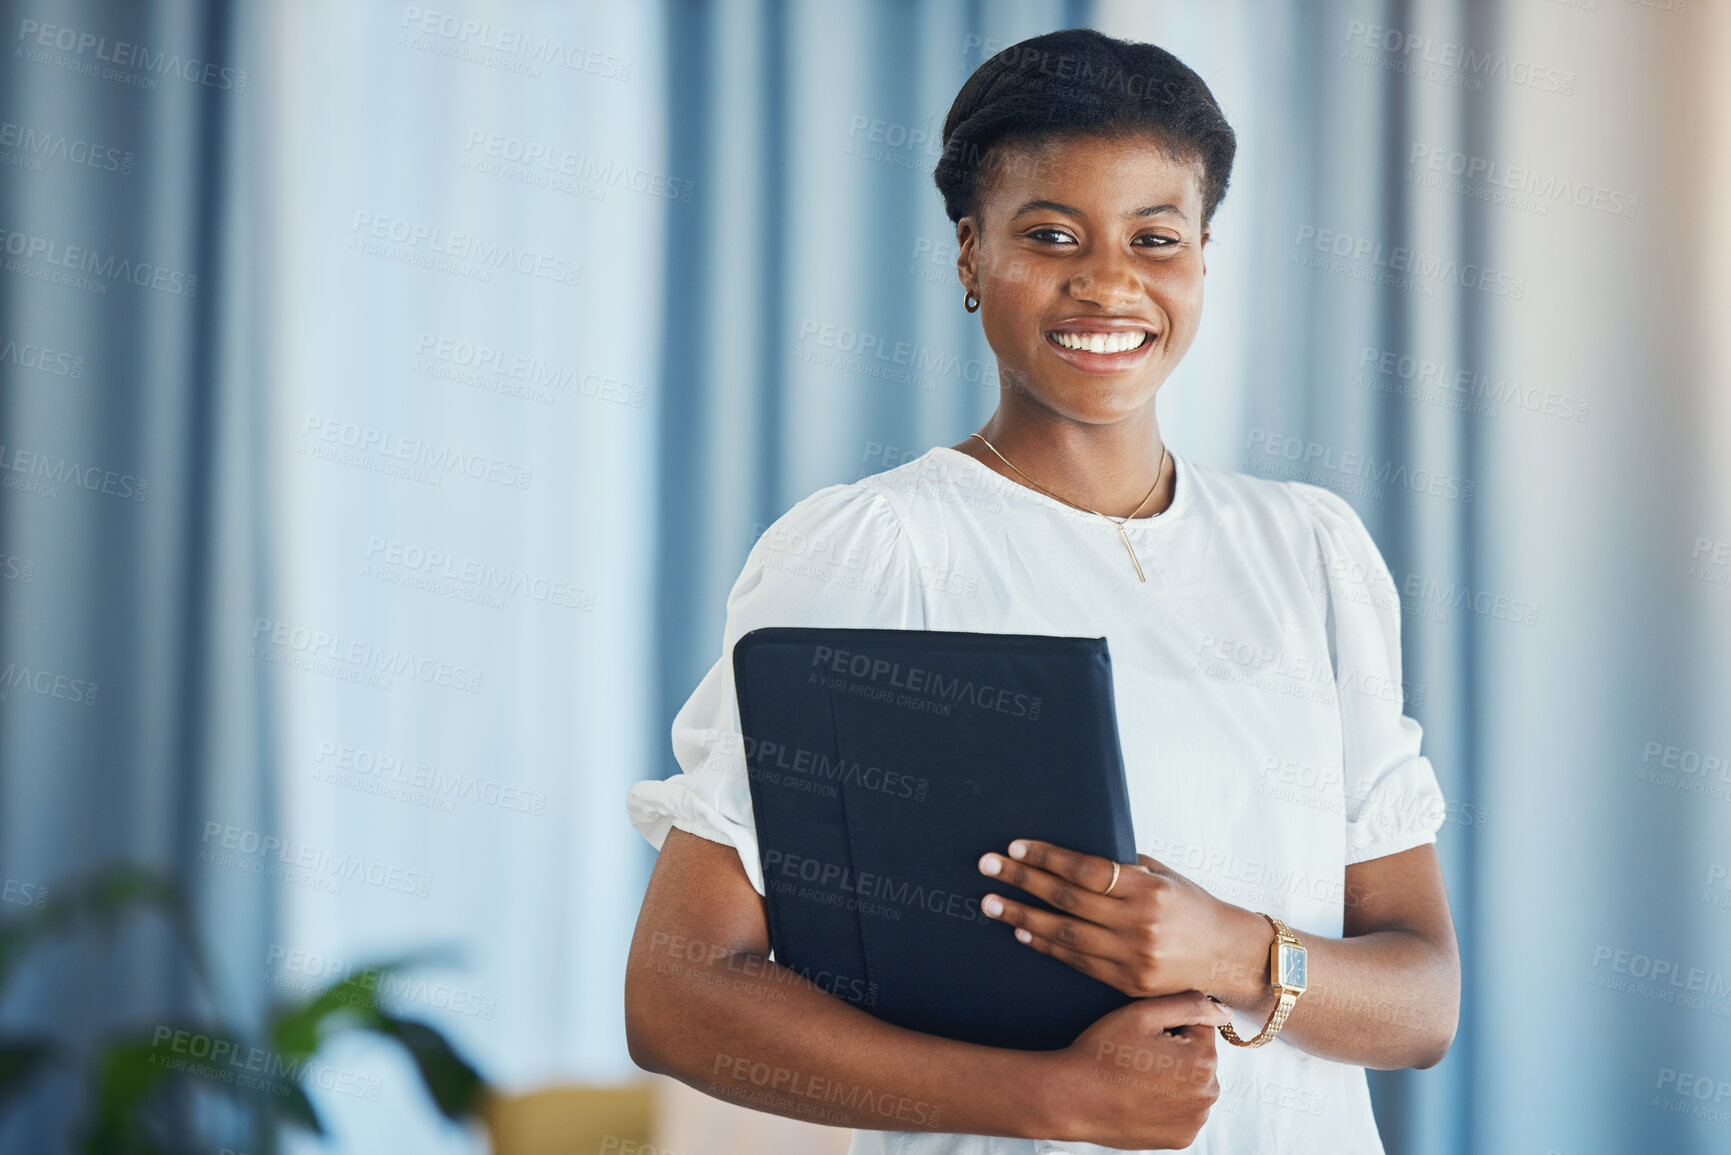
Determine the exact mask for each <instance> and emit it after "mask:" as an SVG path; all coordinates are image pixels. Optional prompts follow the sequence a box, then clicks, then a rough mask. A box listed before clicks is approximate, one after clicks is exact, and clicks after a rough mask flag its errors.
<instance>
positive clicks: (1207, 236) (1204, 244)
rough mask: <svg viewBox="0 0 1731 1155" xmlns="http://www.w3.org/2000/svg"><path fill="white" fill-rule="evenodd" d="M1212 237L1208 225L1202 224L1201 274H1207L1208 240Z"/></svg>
mask: <svg viewBox="0 0 1731 1155" xmlns="http://www.w3.org/2000/svg"><path fill="white" fill-rule="evenodd" d="M1213 239H1214V232H1213V230H1212V229H1211V228H1210V227H1209V226H1208V225H1203V226H1202V275H1203V276H1204V277H1206V276H1207V275H1208V242H1209V241H1211V240H1213Z"/></svg>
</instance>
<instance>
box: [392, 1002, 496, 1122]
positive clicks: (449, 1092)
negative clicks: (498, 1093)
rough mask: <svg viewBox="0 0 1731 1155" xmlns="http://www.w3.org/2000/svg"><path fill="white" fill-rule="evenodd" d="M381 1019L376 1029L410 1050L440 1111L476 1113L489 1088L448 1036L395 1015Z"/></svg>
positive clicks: (451, 1115) (456, 1116)
mask: <svg viewBox="0 0 1731 1155" xmlns="http://www.w3.org/2000/svg"><path fill="white" fill-rule="evenodd" d="M382 1018H383V1020H384V1021H383V1022H382V1023H381V1024H380V1025H379V1026H377V1027H375V1028H374V1029H375V1030H377V1031H378V1032H379V1033H381V1034H384V1035H388V1036H390V1037H391V1038H393V1039H396V1040H397V1041H398V1042H399V1043H401V1044H402V1045H403V1048H404V1049H405V1050H407V1051H408V1052H409V1056H410V1057H411V1058H412V1059H414V1060H415V1066H416V1067H417V1068H419V1069H420V1072H421V1081H422V1082H423V1083H425V1084H426V1085H427V1092H428V1094H430V1095H432V1097H433V1102H434V1103H435V1104H436V1105H437V1106H438V1108H439V1113H440V1114H442V1115H444V1116H445V1118H447V1119H452V1120H458V1121H460V1120H462V1119H466V1118H468V1117H470V1116H472V1115H474V1114H475V1113H476V1111H477V1110H478V1109H479V1107H480V1103H481V1097H482V1095H483V1094H484V1093H485V1092H486V1090H487V1083H486V1080H484V1079H482V1078H481V1074H480V1072H479V1071H477V1070H475V1068H474V1067H473V1066H471V1065H470V1063H469V1061H468V1060H467V1059H465V1058H463V1057H462V1056H461V1055H459V1054H458V1053H457V1050H456V1048H455V1047H453V1046H451V1044H450V1043H449V1042H447V1041H446V1039H445V1036H443V1035H441V1034H440V1033H439V1032H438V1031H436V1030H434V1029H433V1028H432V1027H429V1026H428V1025H427V1024H425V1023H417V1022H415V1021H413V1020H411V1019H399V1018H396V1017H394V1016H392V1015H384V1016H382Z"/></svg>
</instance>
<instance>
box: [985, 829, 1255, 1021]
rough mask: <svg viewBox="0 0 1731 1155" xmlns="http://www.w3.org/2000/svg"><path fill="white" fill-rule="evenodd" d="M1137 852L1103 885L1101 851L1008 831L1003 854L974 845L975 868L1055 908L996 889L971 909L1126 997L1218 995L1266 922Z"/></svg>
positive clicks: (1106, 867)
mask: <svg viewBox="0 0 1731 1155" xmlns="http://www.w3.org/2000/svg"><path fill="white" fill-rule="evenodd" d="M1138 859H1139V861H1138V864H1137V865H1135V866H1123V867H1121V868H1120V870H1119V873H1118V881H1117V884H1116V885H1113V886H1112V892H1111V893H1110V894H1105V893H1102V892H1103V891H1105V890H1106V888H1107V886H1108V885H1110V884H1111V883H1112V866H1113V864H1112V861H1111V860H1110V859H1107V858H1099V857H1096V856H1095V855H1092V854H1079V853H1077V852H1075V851H1073V850H1065V849H1063V848H1062V847H1057V846H1053V845H1052V844H1051V843H1049V842H1036V841H1034V840H1032V839H1026V838H1023V839H1017V840H1016V841H1014V842H1012V843H1010V853H1009V855H1008V856H1007V857H1006V856H1004V855H1001V854H986V855H983V856H982V857H981V858H980V872H981V873H982V874H986V875H990V876H991V877H993V878H996V879H998V880H999V881H1001V882H1005V883H1008V884H1009V885H1011V886H1014V887H1016V888H1017V889H1019V890H1024V891H1026V892H1028V893H1029V894H1032V895H1036V896H1038V897H1039V898H1042V899H1044V900H1045V901H1046V902H1048V903H1050V904H1051V905H1052V906H1053V907H1054V908H1056V910H1057V911H1059V912H1062V913H1054V912H1052V911H1047V910H1039V909H1036V908H1035V907H1032V906H1030V905H1028V904H1026V903H1022V902H1017V901H1015V900H1013V899H1009V898H1006V897H1004V896H1003V895H1001V894H988V895H986V896H985V898H984V899H983V900H981V902H980V909H981V910H982V911H984V912H985V913H986V914H987V915H988V916H990V917H992V918H995V919H997V920H998V921H1000V922H1006V923H1009V924H1010V925H1011V926H1013V927H1015V928H1016V938H1017V939H1018V940H1020V941H1021V942H1023V943H1026V944H1027V945H1028V946H1030V947H1032V948H1033V949H1035V950H1037V951H1039V952H1040V953H1041V954H1048V955H1051V956H1052V957H1053V958H1055V959H1058V960H1059V961H1060V962H1064V963H1068V964H1069V965H1070V966H1072V967H1074V968H1075V969H1076V970H1079V971H1081V972H1082V973H1083V974H1085V975H1089V976H1091V977H1093V978H1096V979H1099V980H1100V981H1101V982H1103V983H1106V984H1107V985H1109V986H1113V987H1116V988H1117V989H1118V990H1120V991H1123V992H1124V993H1125V994H1127V995H1130V996H1131V997H1133V998H1149V997H1152V996H1156V995H1168V994H1172V993H1174V992H1176V991H1190V990H1195V991H1207V992H1209V993H1211V994H1216V995H1220V994H1222V992H1223V991H1224V989H1225V988H1226V987H1227V986H1228V985H1229V983H1230V982H1231V979H1232V978H1233V977H1234V976H1236V977H1237V978H1239V980H1240V982H1242V978H1243V976H1242V975H1241V974H1239V973H1238V972H1241V971H1243V970H1244V969H1245V965H1246V964H1245V960H1246V959H1250V960H1254V959H1256V958H1257V957H1258V955H1259V954H1260V956H1262V957H1266V955H1267V951H1268V944H1269V942H1271V941H1272V940H1273V937H1274V932H1273V931H1272V930H1271V929H1270V928H1269V926H1268V923H1267V922H1266V921H1265V920H1263V919H1262V918H1261V917H1260V916H1259V915H1256V914H1252V913H1251V912H1250V911H1247V910H1245V909H1244V908H1243V907H1238V906H1233V905H1232V904H1231V903H1228V902H1222V901H1221V900H1220V899H1218V898H1215V897H1214V896H1213V895H1211V894H1209V893H1208V892H1207V891H1206V890H1204V889H1202V888H1201V887H1200V886H1198V885H1196V884H1195V883H1194V882H1191V881H1190V880H1189V879H1188V878H1185V877H1184V876H1183V875H1181V874H1177V873H1175V872H1174V871H1172V870H1170V869H1168V868H1167V867H1166V866H1164V865H1162V864H1161V863H1159V862H1157V861H1155V860H1154V859H1152V858H1149V857H1148V856H1147V855H1145V854H1144V855H1139V856H1138ZM1263 973H1264V974H1265V973H1266V972H1263Z"/></svg>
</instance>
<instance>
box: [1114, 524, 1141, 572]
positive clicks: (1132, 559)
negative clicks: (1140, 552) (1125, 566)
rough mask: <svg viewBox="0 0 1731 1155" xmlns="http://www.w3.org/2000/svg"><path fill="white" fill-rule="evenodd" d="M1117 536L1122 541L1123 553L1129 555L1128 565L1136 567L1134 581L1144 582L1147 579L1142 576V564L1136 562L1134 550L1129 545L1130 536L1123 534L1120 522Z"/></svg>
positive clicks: (1122, 526)
mask: <svg viewBox="0 0 1731 1155" xmlns="http://www.w3.org/2000/svg"><path fill="white" fill-rule="evenodd" d="M1118 536H1119V537H1121V538H1123V539H1124V552H1126V553H1128V554H1129V555H1130V564H1131V565H1133V566H1135V567H1136V580H1137V581H1139V582H1146V581H1147V580H1148V579H1147V578H1146V577H1144V576H1142V563H1141V562H1139V561H1137V560H1136V550H1135V548H1134V547H1133V546H1132V545H1131V544H1130V535H1129V534H1127V533H1125V532H1124V525H1123V523H1122V522H1120V523H1119V524H1118Z"/></svg>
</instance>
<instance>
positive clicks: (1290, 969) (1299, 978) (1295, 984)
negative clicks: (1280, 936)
mask: <svg viewBox="0 0 1731 1155" xmlns="http://www.w3.org/2000/svg"><path fill="white" fill-rule="evenodd" d="M1280 985H1281V986H1283V987H1289V988H1291V989H1292V990H1295V991H1301V990H1303V989H1304V948H1303V947H1301V946H1293V945H1292V944H1291V943H1289V942H1283V943H1281V944H1280Z"/></svg>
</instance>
